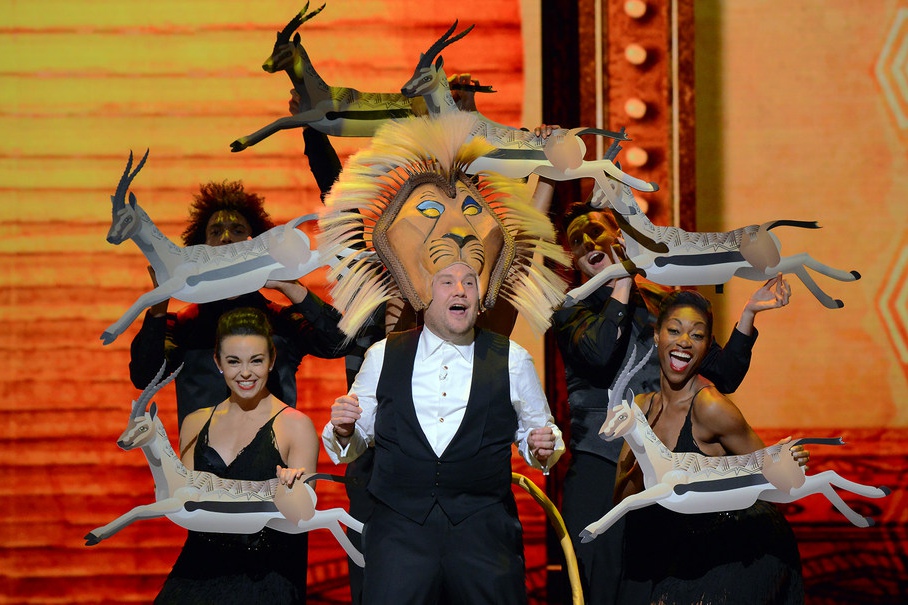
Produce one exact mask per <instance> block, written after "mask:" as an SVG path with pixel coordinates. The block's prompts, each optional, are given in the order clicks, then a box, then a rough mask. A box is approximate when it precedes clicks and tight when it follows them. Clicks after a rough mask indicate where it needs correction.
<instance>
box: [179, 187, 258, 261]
mask: <svg viewBox="0 0 908 605" xmlns="http://www.w3.org/2000/svg"><path fill="white" fill-rule="evenodd" d="M264 203H265V198H263V197H262V196H260V195H258V194H255V193H249V192H247V191H246V190H244V189H243V181H222V182H220V183H218V182H215V181H211V182H209V183H204V184H202V185H200V186H199V192H198V193H196V194H194V195H193V202H192V206H190V208H189V226H187V227H186V230H185V231H183V243H184V244H185V245H187V246H195V245H198V244H204V243H205V230H206V228H207V227H208V221H209V220H211V217H212V215H214V214H215V213H216V212H219V211H221V210H233V211H235V212H239V213H240V214H241V215H243V217H245V219H246V220H247V221H249V226H250V227H251V228H252V235H253V237H254V236H256V235H259V234H261V233H264V232H265V231H268V230H269V229H271V228H272V227H274V223H272V222H271V217H270V216H268V213H267V212H266V211H265V207H264Z"/></svg>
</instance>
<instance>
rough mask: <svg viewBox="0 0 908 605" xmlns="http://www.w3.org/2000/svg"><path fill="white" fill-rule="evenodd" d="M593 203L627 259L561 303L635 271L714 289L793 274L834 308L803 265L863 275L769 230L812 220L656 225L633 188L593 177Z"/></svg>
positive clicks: (849, 277)
mask: <svg viewBox="0 0 908 605" xmlns="http://www.w3.org/2000/svg"><path fill="white" fill-rule="evenodd" d="M616 149H620V147H617V145H616V144H613V146H612V147H611V148H610V149H609V152H610V153H609V154H611V155H614V153H617V151H616ZM609 154H607V156H608V155H609ZM591 204H592V205H593V206H595V207H597V208H602V207H604V206H606V205H608V206H610V207H611V209H612V211H613V212H612V213H613V214H614V216H615V220H616V221H617V222H618V226H619V227H620V228H621V235H622V236H623V237H624V241H625V250H626V251H627V257H628V260H626V261H624V262H622V263H620V264H614V265H612V266H610V267H608V268H606V269H605V270H603V271H602V272H600V273H598V274H597V275H596V276H594V277H593V278H591V279H590V280H588V281H587V282H586V283H585V284H583V285H582V286H580V287H578V288H574V289H573V290H571V291H570V292H568V293H567V298H566V299H565V302H564V305H565V306H571V305H573V304H574V303H576V302H577V301H578V300H582V299H584V298H586V297H587V296H589V295H590V294H592V293H593V292H595V291H596V289H597V288H599V286H601V285H602V284H604V283H605V282H607V281H609V280H611V279H615V278H616V277H622V276H625V275H633V274H635V273H639V274H640V275H642V276H644V277H646V278H647V279H649V280H651V281H654V282H656V283H658V284H662V285H663V286H716V288H717V289H720V288H721V286H722V285H723V284H725V283H726V282H728V281H730V280H731V278H732V277H743V278H744V279H750V280H754V281H765V280H767V279H769V278H771V277H773V276H775V275H777V274H778V273H793V274H794V275H796V276H797V277H798V278H799V279H800V280H801V281H802V282H803V283H804V285H805V286H807V289H808V290H810V292H811V293H812V294H813V295H814V296H815V297H816V298H817V300H819V301H820V303H822V305H823V306H824V307H826V308H829V309H837V308H841V307H843V306H844V303H843V302H842V301H841V300H839V299H834V298H832V297H831V296H829V295H828V294H826V293H825V292H824V291H823V290H822V289H821V288H820V286H819V285H817V283H816V282H815V281H814V279H813V277H811V275H810V273H808V271H807V269H812V270H813V271H816V272H817V273H820V274H822V275H825V276H827V277H831V278H832V279H835V280H838V281H844V282H850V281H856V280H858V279H860V278H861V274H860V273H858V272H857V271H845V270H842V269H836V268H834V267H830V266H829V265H826V264H823V263H821V262H819V261H818V260H816V259H815V258H813V257H812V256H810V254H808V253H806V252H801V253H800V254H794V255H791V256H782V243H781V242H780V241H779V238H778V236H776V234H775V233H774V232H773V231H772V230H773V229H775V228H777V227H800V228H802V229H819V228H820V227H819V225H818V224H817V223H816V222H813V221H793V220H775V221H769V222H766V223H763V224H762V225H749V226H747V227H742V228H740V229H735V230H734V231H726V232H724V233H707V232H689V231H685V230H683V229H680V228H678V227H660V226H656V225H654V224H653V223H652V222H651V221H650V220H649V219H648V218H647V217H646V215H645V214H644V213H643V210H641V209H640V206H638V205H637V202H636V200H635V199H634V195H633V192H632V191H631V188H630V187H628V186H627V184H623V183H619V182H617V181H615V180H614V179H598V180H597V181H596V189H595V190H594V193H593V199H592V201H591Z"/></svg>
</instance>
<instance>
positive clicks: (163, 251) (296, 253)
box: [101, 151, 337, 344]
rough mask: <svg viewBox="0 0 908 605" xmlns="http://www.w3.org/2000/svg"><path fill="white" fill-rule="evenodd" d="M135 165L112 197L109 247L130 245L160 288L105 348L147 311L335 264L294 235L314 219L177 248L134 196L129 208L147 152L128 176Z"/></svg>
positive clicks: (131, 312)
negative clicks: (226, 241)
mask: <svg viewBox="0 0 908 605" xmlns="http://www.w3.org/2000/svg"><path fill="white" fill-rule="evenodd" d="M132 159H133V157H132V152H131V151H130V152H129V160H128V161H127V162H126V170H124V171H123V176H121V177H120V182H119V184H118V185H117V191H116V193H114V195H112V196H110V201H111V204H112V206H113V211H112V213H113V218H112V220H111V225H110V230H109V231H108V233H107V241H108V242H110V243H111V244H116V245H119V244H122V243H123V242H125V241H126V240H127V239H132V240H133V241H134V242H135V243H136V245H137V246H138V247H139V249H140V250H141V251H142V253H143V254H144V255H145V257H146V258H147V259H148V262H149V263H150V264H151V266H152V268H153V269H154V272H155V277H156V278H157V280H158V284H159V285H158V287H156V288H154V289H153V290H151V291H150V292H146V293H145V294H143V295H142V296H140V297H139V298H138V299H137V300H136V301H135V302H134V303H133V304H132V306H130V307H129V309H127V310H126V312H125V313H123V315H122V316H121V317H120V318H119V319H118V320H117V321H115V322H114V323H113V324H111V325H110V326H109V327H108V328H107V329H106V330H104V333H103V334H102V335H101V340H102V341H103V342H104V344H110V343H112V342H113V341H114V340H115V339H116V338H117V336H119V335H120V334H122V333H123V331H124V330H126V328H127V327H129V325H130V324H131V323H132V322H133V321H134V320H135V319H136V317H138V316H139V314H140V313H141V312H142V311H143V310H144V309H145V308H147V307H150V306H152V305H154V304H156V303H159V302H162V301H165V300H167V299H168V298H176V299H179V300H182V301H185V302H190V303H206V302H211V301H215V300H221V299H224V298H229V297H231V296H239V295H240V294H246V293H249V292H255V291H256V290H258V289H260V288H262V287H263V286H264V285H265V282H267V281H268V280H291V279H298V278H300V277H302V276H304V275H307V274H308V273H310V272H312V271H314V270H315V269H318V268H319V267H323V266H328V265H330V266H334V265H336V264H337V259H336V257H326V256H324V255H322V254H320V253H319V251H318V250H313V249H312V244H311V243H310V241H309V237H308V236H307V235H306V234H305V233H303V232H302V231H300V230H299V229H296V227H297V226H298V225H300V224H302V223H304V222H306V221H312V220H317V218H318V216H317V215H316V214H308V215H305V216H300V217H297V218H295V219H293V220H292V221H290V222H288V223H285V224H283V225H278V226H277V227H274V228H272V229H269V230H268V231H266V232H265V233H262V234H260V235H257V236H256V237H254V238H252V239H249V240H246V241H243V242H235V243H232V244H227V245H224V246H207V245H204V244H200V245H196V246H186V247H180V246H178V245H176V244H175V243H173V242H172V241H171V240H169V239H168V238H167V236H165V235H164V234H163V233H161V231H160V230H159V229H158V228H157V227H156V226H155V224H154V222H152V220H151V218H149V216H148V214H146V212H145V211H144V210H143V209H142V207H141V206H139V205H138V204H137V203H136V196H135V194H134V193H132V192H131V191H130V192H129V202H128V203H127V202H126V192H127V191H128V190H129V185H130V184H131V183H132V180H133V179H134V178H135V176H136V175H137V174H138V173H139V171H140V170H141V169H142V166H144V165H145V160H146V159H148V151H146V152H145V155H144V156H143V157H142V160H141V161H140V162H139V165H138V166H136V169H135V170H134V171H132V172H131V173H130V169H131V168H132Z"/></svg>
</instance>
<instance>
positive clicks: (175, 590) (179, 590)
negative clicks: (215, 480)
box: [155, 408, 308, 605]
mask: <svg viewBox="0 0 908 605" xmlns="http://www.w3.org/2000/svg"><path fill="white" fill-rule="evenodd" d="M284 409H286V408H284ZM282 411H283V409H282V410H281V412H282ZM281 412H278V413H277V414H275V415H274V416H272V417H271V419H269V420H268V422H266V423H265V424H264V425H263V426H262V428H260V429H259V431H258V433H257V434H256V435H255V437H254V438H253V439H252V441H251V442H250V443H249V444H248V445H247V446H246V447H244V448H243V449H242V450H240V452H239V453H238V454H237V456H236V458H235V459H234V461H233V462H231V463H230V464H225V463H224V461H223V460H222V459H221V456H220V455H219V454H218V453H217V451H216V450H215V449H214V448H212V447H211V446H210V445H209V444H208V427H209V425H210V424H211V418H209V419H208V422H206V423H205V426H204V427H203V428H202V430H201V431H200V432H199V437H198V441H197V443H196V446H195V456H194V458H193V461H194V464H195V468H196V470H200V471H209V472H211V473H214V474H216V475H218V476H219V477H223V478H225V479H246V480H250V481H265V480H268V479H273V478H274V476H275V474H274V473H275V470H274V469H275V466H276V465H278V464H280V465H281V466H287V464H286V462H285V461H284V460H283V459H281V455H280V452H279V451H278V449H277V444H276V442H275V437H274V428H273V425H274V419H275V418H276V417H277V415H278V414H280V413H281ZM213 414H214V410H212V415H213ZM307 559H308V534H306V533H301V534H287V533H284V532H279V531H275V530H272V529H270V528H267V527H266V528H264V529H262V530H261V531H259V532H256V533H254V534H248V535H247V534H220V533H205V532H195V531H190V532H189V535H188V537H187V538H186V543H185V544H184V545H183V550H182V551H181V552H180V556H179V558H177V561H176V563H175V564H174V566H173V570H172V571H171V572H170V575H168V576H167V580H166V581H165V582H164V586H163V588H162V589H161V592H160V593H159V594H158V596H157V598H156V599H155V603H157V604H171V603H173V604H186V605H189V604H192V605H205V604H209V603H211V604H215V603H218V604H224V603H244V604H246V603H268V605H282V604H294V605H295V604H300V603H305V602H306V565H307Z"/></svg>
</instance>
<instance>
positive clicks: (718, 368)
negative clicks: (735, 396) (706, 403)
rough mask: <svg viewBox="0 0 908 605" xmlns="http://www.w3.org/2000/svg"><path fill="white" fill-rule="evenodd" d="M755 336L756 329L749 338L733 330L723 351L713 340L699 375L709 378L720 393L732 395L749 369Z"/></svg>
mask: <svg viewBox="0 0 908 605" xmlns="http://www.w3.org/2000/svg"><path fill="white" fill-rule="evenodd" d="M757 335H758V334H757V329H756V328H754V331H753V334H752V335H750V336H747V335H745V334H742V333H741V332H739V331H738V330H737V329H734V330H732V331H731V336H730V337H729V338H728V343H726V345H725V348H724V349H723V348H722V347H720V346H719V345H718V344H717V343H716V341H715V340H713V343H712V346H711V347H710V349H709V351H707V353H706V358H705V359H704V360H703V364H702V365H701V366H700V373H701V374H703V375H704V376H706V377H707V378H709V379H710V380H711V381H712V382H713V384H715V385H716V388H717V389H719V390H720V391H721V392H723V393H734V392H735V390H737V388H738V387H739V386H741V382H742V381H743V380H744V376H745V375H746V374H747V370H748V369H750V359H751V355H752V354H753V346H754V343H755V342H756V340H757Z"/></svg>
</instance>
